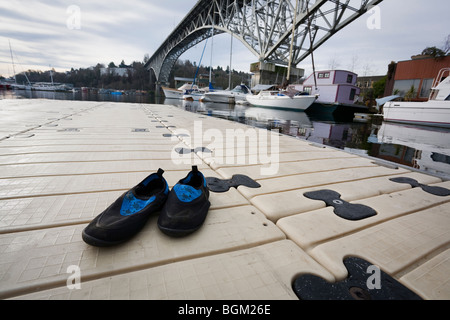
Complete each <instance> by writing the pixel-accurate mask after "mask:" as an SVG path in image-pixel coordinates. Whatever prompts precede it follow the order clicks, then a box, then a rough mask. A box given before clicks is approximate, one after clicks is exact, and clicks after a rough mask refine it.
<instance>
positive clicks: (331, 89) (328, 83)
mask: <svg viewBox="0 0 450 320" xmlns="http://www.w3.org/2000/svg"><path fill="white" fill-rule="evenodd" d="M357 78H358V75H357V74H356V73H353V72H350V71H345V70H325V71H316V72H315V77H314V73H313V74H311V75H310V76H309V77H308V78H307V79H306V80H305V82H303V86H301V87H300V88H299V89H300V91H305V92H309V93H310V94H312V95H315V94H318V95H319V98H318V99H317V101H316V103H320V104H324V105H339V104H343V105H352V104H354V103H355V102H356V100H357V99H358V97H359V94H360V92H361V89H360V88H358V87H357V86H356V80H357ZM296 89H297V88H296Z"/></svg>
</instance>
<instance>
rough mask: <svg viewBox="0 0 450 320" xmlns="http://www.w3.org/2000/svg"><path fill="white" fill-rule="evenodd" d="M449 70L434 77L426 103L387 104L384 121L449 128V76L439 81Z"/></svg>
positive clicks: (394, 102)
mask: <svg viewBox="0 0 450 320" xmlns="http://www.w3.org/2000/svg"><path fill="white" fill-rule="evenodd" d="M447 72H449V73H450V68H445V69H442V70H441V71H440V72H439V75H438V76H437V77H436V79H435V82H434V84H433V87H432V89H431V93H430V98H429V100H428V101H427V102H398V101H390V102H387V103H386V104H385V105H384V107H383V118H384V120H385V121H390V122H398V123H412V124H419V125H426V126H433V127H444V128H450V75H449V76H447V77H446V78H445V79H444V80H443V81H440V80H441V79H442V78H443V77H444V74H445V73H447Z"/></svg>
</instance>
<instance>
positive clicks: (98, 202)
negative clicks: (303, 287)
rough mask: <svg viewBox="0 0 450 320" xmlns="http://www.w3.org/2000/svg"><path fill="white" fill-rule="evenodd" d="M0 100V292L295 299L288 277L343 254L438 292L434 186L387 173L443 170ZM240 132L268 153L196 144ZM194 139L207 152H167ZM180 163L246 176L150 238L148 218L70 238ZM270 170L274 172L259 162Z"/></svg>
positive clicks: (338, 267) (449, 206)
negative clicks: (333, 195)
mask: <svg viewBox="0 0 450 320" xmlns="http://www.w3.org/2000/svg"><path fill="white" fill-rule="evenodd" d="M0 107H1V108H0V115H1V117H0V119H1V120H0V122H1V126H0V139H1V140H0V167H1V171H0V185H1V187H0V257H1V263H0V297H1V298H3V299H8V298H10V299H294V300H295V299H298V297H297V295H296V294H295V292H294V290H293V289H292V283H293V281H294V280H295V279H296V278H297V277H299V276H301V275H305V274H313V275H317V276H319V277H321V278H323V279H325V280H327V281H329V282H336V281H337V282H339V281H343V280H345V279H346V278H347V276H348V274H347V269H346V268H345V266H344V263H343V261H344V258H347V257H349V256H355V257H359V258H363V259H365V260H367V261H369V262H370V263H372V264H375V265H377V266H379V267H380V268H381V270H382V271H384V272H386V273H388V274H389V275H391V276H392V277H393V278H395V279H396V280H398V281H399V282H400V283H401V284H403V285H404V286H407V287H408V288H410V289H411V290H413V291H414V292H415V293H417V294H418V295H420V296H421V297H422V298H424V299H450V283H449V271H450V262H449V261H450V250H449V243H450V228H449V226H450V216H449V215H448V213H449V212H450V196H448V195H447V196H437V195H433V194H430V193H428V192H426V191H424V190H423V189H422V188H420V187H417V188H412V187H411V186H410V185H409V184H404V183H395V182H393V181H391V180H390V178H393V177H409V178H413V179H415V180H417V181H418V182H420V183H421V184H424V185H432V186H440V187H444V188H447V189H450V182H448V181H447V182H445V181H441V180H440V179H439V178H436V177H432V176H428V175H425V174H421V173H417V172H412V171H409V170H407V169H402V168H397V169H394V168H391V167H386V166H382V165H380V164H377V163H375V162H374V161H373V160H370V159H366V158H362V157H359V156H355V155H351V154H348V153H345V152H343V151H339V150H335V149H332V148H326V147H317V146H314V145H310V144H309V143H308V142H305V141H301V140H298V139H295V138H292V137H288V136H279V135H276V137H277V139H279V140H278V142H279V144H277V139H275V136H270V135H269V136H267V137H265V136H264V135H260V131H259V130H257V129H253V128H250V127H247V126H245V125H243V124H239V123H234V122H229V121H227V120H223V119H216V118H209V117H205V116H203V115H201V114H194V113H190V112H186V111H182V110H180V109H179V108H176V107H172V106H167V105H139V104H123V103H121V104H118V103H109V102H73V101H53V100H2V101H0ZM199 125H201V129H202V131H201V132H199V131H198V130H199ZM180 129H184V130H180ZM230 129H234V131H233V130H230ZM236 130H241V131H236ZM246 130H250V131H246ZM251 130H254V132H257V133H258V135H257V137H258V140H257V141H258V146H259V147H260V148H261V147H262V146H264V144H262V142H263V141H264V142H265V143H267V149H268V150H269V153H270V151H278V152H274V153H273V154H271V155H272V156H274V155H276V157H272V158H270V162H268V161H265V160H267V157H266V158H264V157H263V155H261V154H260V153H259V152H257V153H258V154H255V150H254V149H253V148H252V147H251V146H250V145H247V144H241V145H238V146H234V147H232V146H230V145H228V147H227V145H222V146H221V145H220V144H216V145H215V146H212V145H211V144H210V142H207V143H206V144H207V145H201V144H200V143H201V142H203V143H204V144H205V141H207V140H206V138H207V135H208V134H210V136H214V137H216V138H218V137H220V135H222V137H226V136H227V134H230V133H231V132H246V133H252V132H253V131H251ZM180 133H184V134H181V135H179V136H178V137H170V134H180ZM187 134H190V136H187ZM264 137H265V138H264ZM202 140H203V141H202ZM217 141H219V140H217ZM223 141H225V140H223ZM199 146H205V147H209V148H210V149H212V151H213V153H208V152H207V150H203V151H205V152H199V151H198V152H197V153H186V154H185V155H184V158H183V159H181V158H177V156H176V155H174V153H173V150H174V148H175V147H185V148H188V149H190V148H195V147H199ZM272 147H274V148H273V149H271V148H272ZM231 150H233V151H234V152H235V156H230V152H231ZM259 150H261V149H257V151H259ZM241 151H242V152H243V153H239V152H241ZM222 154H225V155H228V156H230V157H228V158H224V157H222ZM244 154H245V157H244V158H245V160H246V161H245V162H243V163H242V162H239V161H241V160H242V159H241V158H239V155H244ZM251 155H254V156H256V159H257V161H258V163H257V164H250V163H249V161H250V160H249V159H250V156H251ZM266 155H268V154H266ZM174 157H175V159H176V160H178V161H179V162H181V163H174V161H173V159H174ZM251 159H255V157H253V158H251ZM193 163H195V164H198V166H199V169H200V170H201V171H202V172H203V173H204V175H205V176H206V177H217V178H221V179H230V178H231V177H232V176H233V175H234V174H245V175H247V176H249V177H250V178H252V179H254V180H256V181H257V182H258V183H259V184H260V185H261V187H260V188H249V187H245V186H239V187H238V188H237V189H235V188H231V189H230V190H229V191H228V192H224V193H215V192H211V197H210V200H211V204H212V206H211V209H210V211H209V213H208V217H207V220H206V222H205V224H204V226H203V227H202V228H201V229H200V230H199V231H197V232H196V233H194V234H192V235H190V236H188V237H185V238H180V239H174V238H170V237H168V236H166V235H164V234H163V233H161V232H160V231H159V229H158V228H157V226H156V219H157V217H156V216H155V217H152V218H151V219H150V220H149V221H148V223H147V224H146V226H145V227H144V229H143V230H142V231H141V232H140V233H139V234H138V235H137V236H135V237H134V238H132V239H131V240H130V241H128V242H126V243H124V244H122V245H119V246H116V247H112V248H95V247H91V246H89V245H87V244H86V243H84V242H83V240H82V238H81V231H82V230H83V228H84V227H85V226H86V225H87V224H88V223H89V222H90V221H91V220H92V219H93V218H94V217H95V216H96V215H98V214H99V213H100V212H101V211H103V209H105V208H106V207H107V206H108V205H109V204H110V203H112V202H113V201H114V200H115V199H116V198H117V197H118V196H119V195H120V194H122V193H123V192H124V191H126V190H127V189H129V188H131V187H133V186H134V185H135V184H137V183H138V182H140V181H141V180H142V179H143V178H144V177H146V176H147V175H148V174H149V173H152V172H155V171H156V170H157V169H158V168H160V167H161V168H163V169H164V170H165V174H164V176H165V177H166V179H167V180H168V182H169V184H170V186H173V185H174V184H175V183H176V182H177V181H178V180H179V179H180V178H183V177H184V176H185V175H186V173H187V172H188V171H189V170H190V168H191V165H192V164H193ZM270 166H272V169H273V168H275V169H276V170H273V171H272V172H267V171H266V172H265V171H263V169H266V170H269V169H270V168H271V167H270ZM269 171H270V170H269ZM267 173H269V175H267ZM323 189H330V190H334V191H336V192H338V193H339V194H340V195H341V199H343V200H346V201H350V202H351V203H352V204H363V205H366V206H368V207H370V208H372V209H374V210H375V211H376V213H377V214H376V215H375V216H372V217H368V218H365V219H362V220H358V221H351V220H347V219H344V218H341V217H339V216H338V215H336V214H335V213H334V208H333V207H331V206H328V207H327V206H326V204H325V202H324V201H317V200H312V199H310V198H307V197H305V196H304V194H305V193H306V192H311V191H317V190H323ZM70 266H77V267H79V270H80V272H81V283H80V285H81V288H80V289H76V288H75V289H73V288H72V289H70V288H71V286H73V285H75V284H76V282H72V280H73V278H71V277H72V276H73V275H74V274H72V273H71V272H72V271H71V270H72V269H70ZM369 276H370V274H367V277H369Z"/></svg>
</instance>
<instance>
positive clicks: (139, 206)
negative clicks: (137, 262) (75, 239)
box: [82, 169, 169, 247]
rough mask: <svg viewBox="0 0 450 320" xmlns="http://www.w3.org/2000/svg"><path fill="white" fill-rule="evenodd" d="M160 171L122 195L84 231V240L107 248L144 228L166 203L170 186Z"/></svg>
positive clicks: (162, 171)
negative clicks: (149, 219) (152, 215)
mask: <svg viewBox="0 0 450 320" xmlns="http://www.w3.org/2000/svg"><path fill="white" fill-rule="evenodd" d="M163 173H164V170H162V169H159V170H158V172H157V173H153V174H151V175H149V176H148V177H147V178H145V179H144V180H143V181H142V182H141V183H139V184H138V185H137V186H135V187H134V188H132V189H130V190H129V191H127V192H125V193H124V194H123V195H122V196H120V197H119V198H118V199H117V200H116V201H115V202H114V203H113V204H111V205H110V206H109V208H107V209H106V210H105V211H103V212H102V213H101V214H99V215H98V216H97V217H96V218H95V219H94V220H92V221H91V223H90V224H89V225H88V226H87V227H86V228H85V229H84V230H83V233H82V237H83V240H84V241H85V242H86V243H88V244H90V245H93V246H97V247H106V246H112V245H116V244H119V243H122V242H124V241H126V240H128V239H129V238H131V237H132V236H134V235H135V234H136V233H138V232H139V231H140V230H141V228H142V227H143V226H144V225H145V223H146V222H147V220H148V218H149V217H150V215H151V214H152V213H154V212H157V211H159V210H160V209H161V208H162V206H163V205H164V203H165V202H166V200H167V197H168V194H169V185H168V184H167V181H166V180H165V179H164V178H163V176H162V175H163Z"/></svg>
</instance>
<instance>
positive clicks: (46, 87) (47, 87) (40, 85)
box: [31, 82, 69, 91]
mask: <svg viewBox="0 0 450 320" xmlns="http://www.w3.org/2000/svg"><path fill="white" fill-rule="evenodd" d="M31 89H32V90H37V91H69V87H68V86H66V85H65V84H60V83H53V82H36V83H34V84H33V86H32V87H31Z"/></svg>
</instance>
